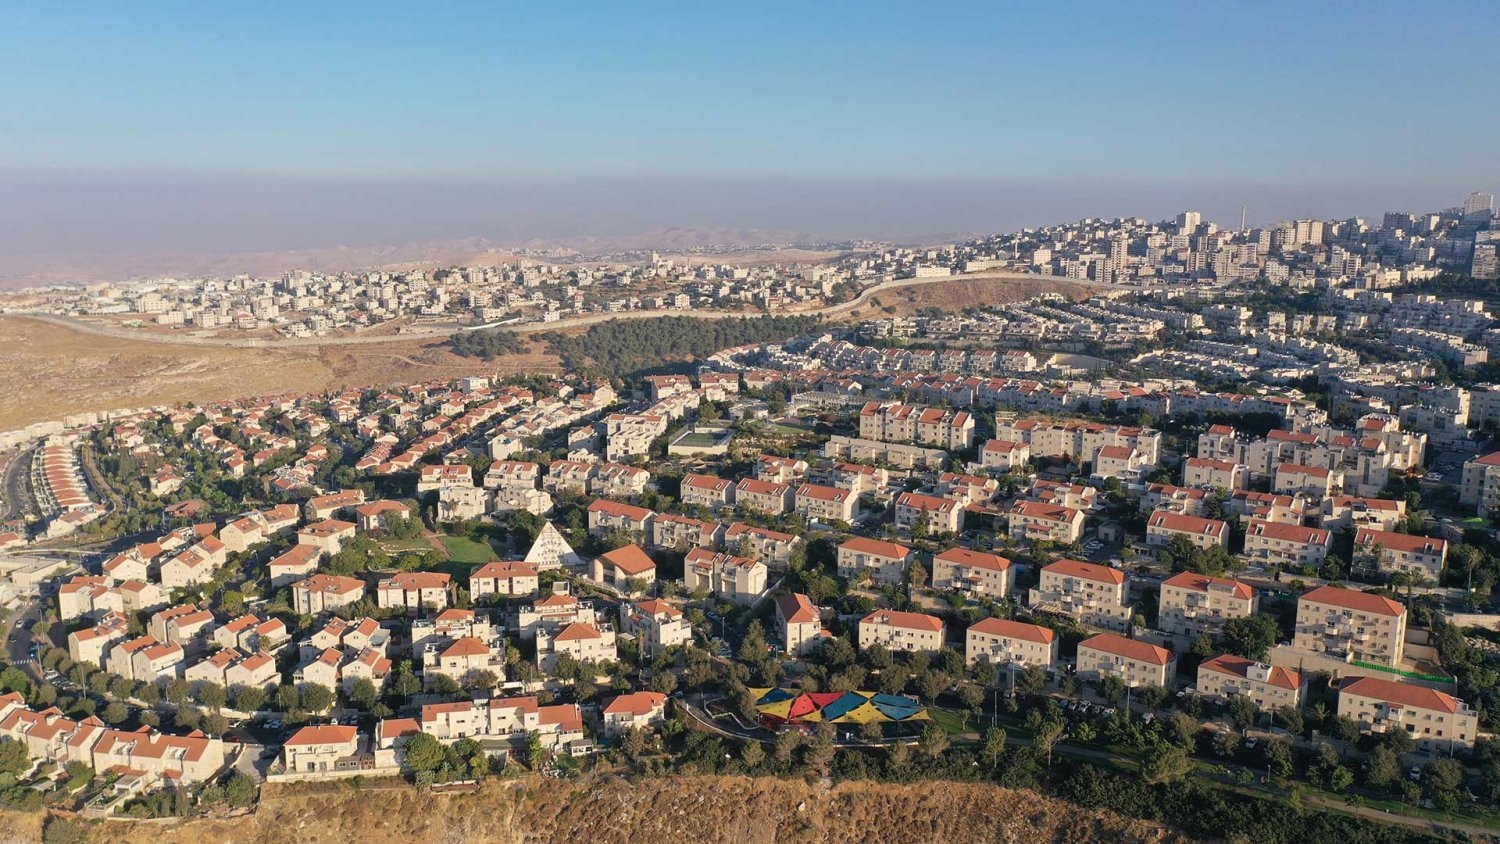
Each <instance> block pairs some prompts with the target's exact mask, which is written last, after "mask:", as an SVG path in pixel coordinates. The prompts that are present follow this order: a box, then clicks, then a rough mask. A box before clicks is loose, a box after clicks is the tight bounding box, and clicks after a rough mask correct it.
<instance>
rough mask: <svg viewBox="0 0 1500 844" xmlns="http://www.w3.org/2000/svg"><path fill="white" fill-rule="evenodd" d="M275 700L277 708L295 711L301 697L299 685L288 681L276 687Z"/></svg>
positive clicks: (283, 710)
mask: <svg viewBox="0 0 1500 844" xmlns="http://www.w3.org/2000/svg"><path fill="white" fill-rule="evenodd" d="M275 700H276V708H277V709H279V710H281V711H282V712H295V711H296V710H297V703H298V702H299V701H300V700H301V698H300V697H299V696H298V695H297V687H296V686H293V685H292V684H290V683H287V684H285V685H281V686H277V687H276V695H275Z"/></svg>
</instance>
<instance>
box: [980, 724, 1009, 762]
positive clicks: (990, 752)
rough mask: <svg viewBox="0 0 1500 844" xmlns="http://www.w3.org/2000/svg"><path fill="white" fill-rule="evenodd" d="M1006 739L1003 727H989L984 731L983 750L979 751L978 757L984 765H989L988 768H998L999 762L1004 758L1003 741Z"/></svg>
mask: <svg viewBox="0 0 1500 844" xmlns="http://www.w3.org/2000/svg"><path fill="white" fill-rule="evenodd" d="M1007 737H1008V736H1007V735H1006V732H1005V729H1004V728H1003V727H990V728H989V729H988V730H985V731H984V748H983V749H982V750H981V751H980V756H982V757H983V758H984V763H985V764H986V765H989V766H990V768H992V769H993V768H995V767H998V766H999V764H1000V760H1001V759H1003V758H1005V740H1006V738H1007Z"/></svg>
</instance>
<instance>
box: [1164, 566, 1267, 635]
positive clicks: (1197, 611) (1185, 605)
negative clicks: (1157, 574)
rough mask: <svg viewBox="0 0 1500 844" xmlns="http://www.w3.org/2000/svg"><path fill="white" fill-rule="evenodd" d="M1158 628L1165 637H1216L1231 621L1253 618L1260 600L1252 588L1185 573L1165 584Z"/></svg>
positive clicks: (1235, 582)
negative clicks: (1207, 635)
mask: <svg viewBox="0 0 1500 844" xmlns="http://www.w3.org/2000/svg"><path fill="white" fill-rule="evenodd" d="M1157 607H1158V609H1157V613H1156V626H1157V628H1158V629H1160V630H1161V631H1162V632H1163V633H1169V634H1171V635H1174V636H1186V637H1190V638H1196V637H1198V636H1200V635H1202V634H1204V633H1208V634H1211V635H1212V634H1216V633H1217V632H1218V631H1219V629H1220V628H1222V627H1223V626H1224V622H1226V621H1228V620H1229V619H1231V618H1249V617H1250V616H1252V615H1255V613H1256V611H1257V610H1258V609H1259V607H1260V599H1259V598H1258V597H1257V596H1256V594H1255V590H1254V589H1253V588H1251V587H1250V586H1249V585H1248V584H1245V583H1240V582H1239V581H1237V580H1230V579H1228V578H1223V577H1211V576H1209V575H1206V574H1197V573H1195V572H1190V571H1185V572H1180V573H1178V574H1174V575H1172V576H1171V577H1169V578H1167V579H1166V580H1163V581H1162V583H1161V596H1160V598H1159V599H1158V602H1157Z"/></svg>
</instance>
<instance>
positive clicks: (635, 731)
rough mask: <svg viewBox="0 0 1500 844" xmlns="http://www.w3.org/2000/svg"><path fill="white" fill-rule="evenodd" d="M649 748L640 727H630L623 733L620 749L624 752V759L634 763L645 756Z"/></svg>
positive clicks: (648, 742) (649, 745) (644, 732)
mask: <svg viewBox="0 0 1500 844" xmlns="http://www.w3.org/2000/svg"><path fill="white" fill-rule="evenodd" d="M650 747H651V744H650V741H649V739H648V738H647V737H646V731H645V730H643V729H641V728H640V727H631V728H630V729H628V730H626V731H625V736H624V737H623V738H622V739H621V741H620V749H621V750H622V751H624V753H625V758H627V759H630V760H631V761H635V760H638V759H640V758H641V757H642V756H645V755H646V751H647V750H649V749H650Z"/></svg>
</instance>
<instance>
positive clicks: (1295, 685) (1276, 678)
mask: <svg viewBox="0 0 1500 844" xmlns="http://www.w3.org/2000/svg"><path fill="white" fill-rule="evenodd" d="M1259 664H1260V663H1258V662H1256V661H1255V660H1253V659H1246V658H1245V657H1242V656H1235V655H1234V654H1223V655H1221V656H1216V657H1214V658H1213V659H1209V660H1205V661H1204V662H1203V663H1202V664H1200V665H1199V666H1198V670H1199V671H1200V672H1203V671H1214V672H1217V673H1219V674H1232V675H1234V676H1236V677H1243V678H1248V677H1249V676H1250V669H1251V667H1253V666H1256V665H1259ZM1265 682H1267V683H1270V684H1271V685H1273V686H1278V687H1280V688H1283V689H1289V690H1291V691H1296V690H1297V689H1299V688H1301V686H1302V675H1301V674H1299V673H1297V672H1296V671H1292V670H1291V669H1289V668H1271V673H1270V674H1269V675H1268V676H1267V678H1266V680H1265Z"/></svg>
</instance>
